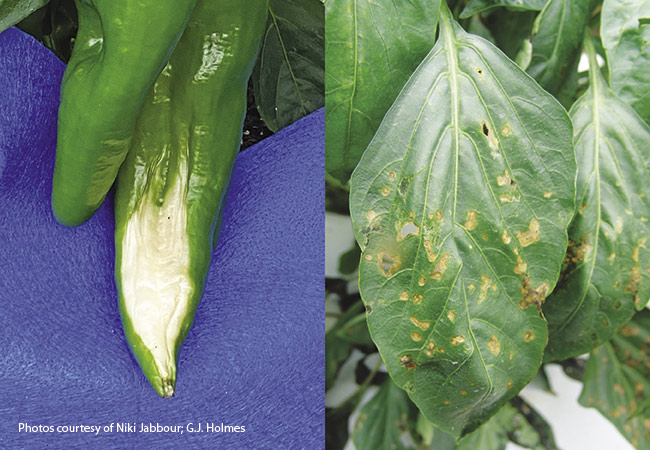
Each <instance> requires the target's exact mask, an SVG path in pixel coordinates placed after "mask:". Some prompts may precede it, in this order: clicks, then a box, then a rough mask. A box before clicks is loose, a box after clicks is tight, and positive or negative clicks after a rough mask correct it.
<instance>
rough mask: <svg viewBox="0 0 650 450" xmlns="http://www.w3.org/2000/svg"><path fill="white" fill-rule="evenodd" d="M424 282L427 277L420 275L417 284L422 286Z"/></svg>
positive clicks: (425, 282)
mask: <svg viewBox="0 0 650 450" xmlns="http://www.w3.org/2000/svg"><path fill="white" fill-rule="evenodd" d="M425 284H427V279H426V278H424V277H420V279H419V280H418V286H424V285H425Z"/></svg>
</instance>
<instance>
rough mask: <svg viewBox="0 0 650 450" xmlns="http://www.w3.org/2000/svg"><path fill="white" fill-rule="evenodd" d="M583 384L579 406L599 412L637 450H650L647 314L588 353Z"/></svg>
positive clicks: (649, 316) (649, 317)
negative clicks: (646, 449)
mask: <svg viewBox="0 0 650 450" xmlns="http://www.w3.org/2000/svg"><path fill="white" fill-rule="evenodd" d="M583 383H584V388H583V390H582V394H580V404H581V405H583V406H587V407H590V408H596V409H597V410H598V411H600V413H601V414H602V415H604V416H605V417H606V418H607V419H608V420H609V421H610V422H612V423H613V424H614V425H615V426H616V428H618V430H619V431H620V432H621V433H622V434H623V436H625V438H626V439H627V440H628V441H630V442H631V443H632V445H634V446H635V447H636V448H642V449H645V448H650V405H649V404H648V399H649V398H650V311H649V310H647V309H644V310H642V311H640V312H638V313H636V315H635V316H634V317H633V318H632V320H631V321H630V322H629V323H628V324H627V325H625V326H624V327H623V328H622V329H621V332H620V333H618V334H616V335H615V336H614V337H613V338H612V340H611V341H610V342H608V343H606V344H604V345H601V346H600V347H598V348H596V349H594V350H593V351H592V352H591V355H590V356H589V361H588V362H587V366H586V369H585V374H584V379H583Z"/></svg>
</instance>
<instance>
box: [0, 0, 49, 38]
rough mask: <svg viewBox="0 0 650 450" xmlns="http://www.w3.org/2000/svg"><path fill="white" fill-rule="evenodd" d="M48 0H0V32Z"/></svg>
mask: <svg viewBox="0 0 650 450" xmlns="http://www.w3.org/2000/svg"><path fill="white" fill-rule="evenodd" d="M48 1H49V0H0V32H3V31H4V30H6V29H7V28H9V27H11V26H13V25H16V24H17V23H18V22H20V21H21V20H23V19H24V18H25V17H27V16H29V15H30V14H31V13H33V12H34V11H36V10H37V9H39V8H41V7H43V6H44V5H46V4H47V2H48Z"/></svg>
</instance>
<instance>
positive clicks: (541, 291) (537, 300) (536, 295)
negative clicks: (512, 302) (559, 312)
mask: <svg viewBox="0 0 650 450" xmlns="http://www.w3.org/2000/svg"><path fill="white" fill-rule="evenodd" d="M550 290H551V287H550V285H549V284H548V283H546V282H544V283H542V284H540V285H539V286H537V288H533V286H531V284H530V278H528V277H527V276H526V275H524V278H523V280H522V281H521V294H522V296H523V297H522V299H521V300H520V301H519V303H517V304H518V305H519V307H520V308H521V309H526V308H528V307H529V306H531V305H536V306H537V309H538V310H539V311H541V310H542V303H543V302H544V300H545V299H546V296H547V295H548V293H549V291H550Z"/></svg>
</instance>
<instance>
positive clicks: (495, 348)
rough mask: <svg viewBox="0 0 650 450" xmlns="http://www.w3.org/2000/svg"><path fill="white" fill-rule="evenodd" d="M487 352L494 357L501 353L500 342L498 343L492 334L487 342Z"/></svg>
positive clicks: (495, 336)
mask: <svg viewBox="0 0 650 450" xmlns="http://www.w3.org/2000/svg"><path fill="white" fill-rule="evenodd" d="M488 350H490V353H492V354H493V355H494V356H499V353H501V342H499V339H497V335H496V334H493V335H492V337H491V338H490V340H489V341H488Z"/></svg>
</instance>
